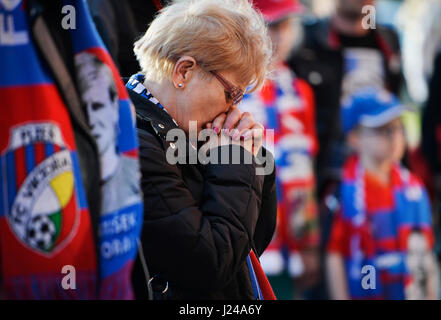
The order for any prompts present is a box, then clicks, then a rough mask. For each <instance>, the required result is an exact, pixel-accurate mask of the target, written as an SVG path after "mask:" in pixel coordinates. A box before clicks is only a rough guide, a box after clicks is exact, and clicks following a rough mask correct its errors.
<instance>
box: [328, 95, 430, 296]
mask: <svg viewBox="0 0 441 320" xmlns="http://www.w3.org/2000/svg"><path fill="white" fill-rule="evenodd" d="M403 111H404V107H403V105H402V104H401V103H400V102H399V101H398V99H397V98H396V97H395V96H393V95H392V94H390V93H388V92H386V91H384V90H379V89H378V88H375V89H373V88H366V89H362V90H360V91H358V92H356V93H355V94H353V95H352V96H351V97H350V98H349V99H348V100H347V101H345V103H344V104H343V106H342V111H341V119H342V126H343V129H344V131H345V133H346V134H347V139H348V144H349V146H350V147H352V148H353V149H354V151H355V154H354V155H353V156H350V157H349V158H348V159H347V161H346V163H345V166H344V169H343V177H342V183H341V185H340V187H339V190H338V195H337V197H336V199H338V206H335V207H336V209H335V213H336V214H335V217H334V221H333V224H332V227H331V232H330V238H329V240H328V244H327V257H326V271H327V280H328V289H329V294H330V297H331V298H332V299H435V298H437V292H436V287H437V286H436V278H437V274H436V272H437V271H436V265H435V259H434V255H433V253H432V247H433V232H432V221H431V209H430V204H429V200H428V196H427V193H426V190H425V189H424V187H423V185H422V184H421V182H420V180H419V179H418V178H417V177H415V176H414V175H413V174H412V173H410V172H409V171H408V170H407V169H405V168H404V167H403V166H401V165H400V163H399V160H400V159H401V158H402V156H403V153H404V150H405V136H404V127H403V124H402V122H401V119H400V116H401V114H402V113H403ZM334 199H335V198H334Z"/></svg>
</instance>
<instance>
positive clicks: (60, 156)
mask: <svg viewBox="0 0 441 320" xmlns="http://www.w3.org/2000/svg"><path fill="white" fill-rule="evenodd" d="M25 4H26V3H23V2H22V1H15V2H11V1H10V2H9V3H8V4H7V5H6V4H5V3H4V2H0V21H1V23H2V28H1V29H0V30H1V31H0V32H1V33H0V70H1V72H0V110H1V118H0V181H1V184H0V264H1V279H2V291H3V294H4V295H5V296H6V297H7V298H12V299H97V298H103V299H114V298H120V299H130V298H133V290H132V288H131V284H130V274H131V269H132V265H133V261H134V258H135V256H136V252H137V241H138V240H137V239H138V237H139V234H140V228H141V221H142V203H141V197H140V190H139V170H138V160H137V159H138V158H137V146H138V142H137V137H136V132H135V129H134V120H133V115H132V112H131V108H130V102H129V99H128V95H127V92H126V91H125V88H124V86H123V83H122V81H121V80H120V77H119V73H118V71H117V70H116V68H115V66H114V64H113V62H112V60H111V58H110V56H109V54H108V52H107V51H106V49H105V48H104V46H103V44H102V42H101V40H100V38H99V36H98V34H97V32H96V30H95V27H94V25H93V23H92V20H91V18H90V15H89V12H88V10H87V5H86V4H85V2H84V1H83V0H70V1H67V0H66V1H63V5H71V6H73V7H74V8H75V18H76V26H75V29H72V30H71V31H70V36H71V40H72V47H73V50H74V54H75V61H76V62H77V61H78V59H77V57H78V56H80V55H82V54H83V56H89V57H90V56H93V59H88V58H84V59H82V60H83V61H86V62H87V60H88V61H93V65H89V69H88V70H89V71H90V70H92V69H93V68H95V69H99V72H98V71H97V70H92V71H93V72H95V73H96V74H99V75H109V74H110V77H109V76H108V78H107V81H104V82H102V81H100V82H98V81H96V82H95V85H97V86H98V87H99V86H100V85H101V86H102V87H101V88H99V90H98V91H99V92H103V91H104V90H109V87H114V88H116V90H114V91H115V92H116V100H113V101H116V108H117V109H116V116H114V115H113V116H112V117H113V118H112V120H114V122H115V128H117V129H115V130H117V133H116V134H115V137H114V139H113V141H110V144H111V145H112V146H115V150H116V155H117V157H114V159H119V161H117V162H115V161H114V163H118V165H117V166H115V168H116V169H115V170H113V172H112V174H113V176H111V175H109V176H110V177H111V178H113V177H115V176H116V175H117V174H118V176H117V178H118V177H120V176H122V175H123V174H126V173H127V172H128V173H129V174H130V177H135V179H134V180H132V181H128V180H127V179H126V180H124V179H119V180H118V181H119V184H115V183H112V184H110V183H108V182H109V181H112V179H111V178H108V179H106V180H105V179H103V181H102V185H103V189H102V190H101V191H104V190H106V192H108V193H109V194H112V195H113V194H115V193H116V192H115V191H116V190H115V189H116V188H117V187H118V188H121V189H122V190H129V189H130V190H129V191H124V192H126V194H128V195H130V197H128V198H130V202H124V201H120V203H118V201H119V200H117V201H116V203H115V201H109V202H110V203H111V206H109V204H108V203H104V199H105V195H103V206H102V207H103V208H107V209H108V210H107V212H105V211H103V212H101V218H100V226H99V243H94V239H93V231H92V225H91V218H90V212H89V208H88V204H87V200H86V196H85V190H84V186H83V180H82V179H83V178H82V175H81V168H80V165H79V160H78V154H77V151H76V142H75V139H74V132H73V128H72V124H71V120H70V117H69V113H68V110H67V108H66V106H65V104H64V102H63V100H62V97H61V95H60V93H59V92H58V89H57V86H56V84H55V82H54V79H53V76H52V74H51V72H50V71H49V70H48V68H47V64H46V62H45V61H43V60H42V58H41V56H40V55H38V54H37V50H36V46H35V43H34V40H33V38H32V34H31V32H30V26H29V24H28V16H27V12H26V7H25ZM59 23H61V22H59ZM4 25H7V26H8V28H7V29H4V28H3V26H4ZM84 53H86V55H85V54H84ZM79 60H81V58H80V59H79ZM79 68H80V66H79V65H76V72H77V80H78V81H79V82H81V81H82V79H81V78H80V77H82V76H84V77H85V78H87V75H86V73H87V72H86V73H84V72H81V71H79ZM91 68H92V69H91ZM101 70H103V71H101ZM71 76H74V75H71ZM88 85H89V86H90V83H89V84H88ZM95 89H96V87H95ZM80 94H81V96H82V102H83V103H84V105H85V106H86V105H87V102H88V101H87V99H88V98H87V96H86V94H85V92H84V91H81V90H80ZM106 94H109V95H111V90H109V91H108V92H106ZM89 102H90V101H89ZM85 112H88V111H86V110H85ZM88 118H89V119H91V114H90V113H88ZM101 120H102V121H111V120H110V119H107V118H103V119H101ZM89 122H90V120H89ZM89 124H90V125H91V126H92V124H91V123H89ZM92 132H93V129H92ZM96 142H97V145H98V149H100V147H101V146H100V143H101V142H100V138H99V137H98V136H97V137H96ZM106 143H109V141H106ZM102 149H105V148H104V147H102ZM100 160H101V161H100V162H101V167H103V165H104V164H105V163H106V161H107V160H106V159H104V156H102V157H101V159H100ZM129 165H134V167H133V168H131V169H130V168H127V167H128V166H129ZM115 172H116V173H115ZM121 172H122V173H123V174H120V173H121ZM106 183H107V184H106ZM102 193H103V192H102ZM107 200H108V199H107ZM110 200H114V199H110ZM109 208H110V209H109ZM96 247H98V249H99V250H98V252H99V256H98V257H97V256H96V250H95V248H96ZM98 265H99V270H98ZM65 266H73V267H74V268H75V277H73V278H71V281H75V289H73V288H72V287H70V288H67V289H66V288H63V285H62V284H63V278H64V277H65V276H66V271H64V270H65V269H63V268H64V267H65ZM69 270H72V269H69ZM62 271H64V273H63V272H62ZM71 276H72V275H71Z"/></svg>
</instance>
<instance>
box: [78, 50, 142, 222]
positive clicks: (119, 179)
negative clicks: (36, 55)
mask: <svg viewBox="0 0 441 320" xmlns="http://www.w3.org/2000/svg"><path fill="white" fill-rule="evenodd" d="M75 66H76V72H77V81H78V85H79V89H80V94H81V99H82V101H83V106H84V110H85V111H86V113H87V116H88V120H89V126H90V130H91V133H92V135H93V137H94V138H95V141H96V143H97V146H98V151H99V155H100V164H101V179H102V183H103V185H102V192H101V194H102V197H103V199H102V213H103V214H109V213H113V212H116V211H117V210H119V209H121V208H123V207H127V206H130V205H132V204H135V203H137V202H139V197H140V187H139V185H138V181H139V172H138V162H137V159H135V158H129V157H126V156H124V155H122V154H120V153H119V151H118V143H117V142H118V134H119V125H118V121H119V99H118V93H117V88H116V84H115V81H114V79H113V76H112V72H111V70H110V68H109V66H108V65H107V64H105V63H104V62H102V61H101V60H99V59H98V58H97V57H96V56H95V55H93V54H91V53H88V52H81V53H79V54H77V55H76V56H75Z"/></svg>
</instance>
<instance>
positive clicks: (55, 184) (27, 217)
mask: <svg viewBox="0 0 441 320" xmlns="http://www.w3.org/2000/svg"><path fill="white" fill-rule="evenodd" d="M37 145H40V147H44V148H45V149H44V150H45V158H44V159H43V160H42V161H40V162H39V163H37V161H36V160H35V159H33V157H34V154H35V150H33V148H35V147H36V146H37ZM19 148H25V152H24V154H25V156H24V157H25V159H24V161H25V163H26V168H27V171H28V172H26V177H25V179H24V181H23V182H22V183H21V185H20V186H16V188H15V190H14V188H13V187H11V185H10V184H13V183H12V181H8V191H9V192H15V197H13V200H12V201H11V203H10V204H9V205H10V206H9V211H8V222H9V226H10V228H11V229H12V231H13V232H14V234H15V236H16V237H17V238H18V239H19V240H20V241H21V242H22V243H23V244H25V245H26V246H28V247H29V248H31V249H32V250H33V251H37V252H39V253H42V254H46V255H52V254H55V253H56V252H57V251H58V250H57V249H61V248H62V247H64V246H65V245H66V244H67V243H68V242H69V240H70V239H72V237H73V235H74V234H75V230H76V225H77V224H78V222H79V212H78V208H77V204H76V193H75V184H74V166H73V163H72V156H71V153H70V151H69V150H68V149H66V147H65V145H64V142H63V139H62V135H61V131H60V129H59V127H58V126H56V125H54V124H52V123H38V124H26V125H24V126H19V127H15V128H13V129H12V132H11V139H10V143H9V146H8V149H7V150H6V152H5V154H4V156H5V157H6V158H7V159H8V158H9V165H15V166H20V165H21V163H20V160H22V159H19V156H17V155H16V153H17V150H18V149H19ZM8 155H9V157H8ZM11 159H13V160H11ZM29 163H34V166H33V167H31V166H30V164H29ZM7 164H8V162H7ZM9 178H11V176H9ZM12 178H14V177H12ZM9 198H10V199H12V197H9Z"/></svg>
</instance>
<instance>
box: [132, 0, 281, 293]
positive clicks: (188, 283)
mask: <svg viewBox="0 0 441 320" xmlns="http://www.w3.org/2000/svg"><path fill="white" fill-rule="evenodd" d="M134 51H135V54H136V56H137V58H138V60H139V63H140V67H141V69H142V72H140V73H138V74H135V75H133V76H132V77H131V78H130V80H129V81H128V82H127V84H126V87H127V88H128V91H129V95H130V98H131V100H132V102H133V103H134V104H135V108H136V113H137V120H138V122H137V124H138V134H139V139H140V160H141V172H142V180H141V184H142V191H143V193H144V203H145V208H146V215H145V219H144V221H143V231H142V235H141V243H142V244H143V247H144V254H145V256H146V261H147V263H148V266H149V271H151V274H152V276H153V279H152V281H151V283H152V289H153V294H154V297H155V299H242V300H247V299H250V300H253V299H261V296H263V297H264V298H265V290H264V288H263V287H260V290H259V287H258V286H257V284H256V281H255V280H256V276H255V275H254V271H253V268H254V267H255V265H254V263H253V266H251V265H250V263H251V262H252V261H251V262H250V260H252V259H253V255H254V253H255V255H257V256H260V255H261V254H262V253H263V251H264V250H265V249H266V247H267V246H268V244H269V242H270V240H271V237H272V236H273V233H274V229H275V225H276V213H277V196H276V188H275V171H274V170H272V172H268V174H266V175H258V174H257V173H256V170H257V169H258V167H259V164H258V163H257V162H256V156H257V153H258V152H259V151H261V144H262V140H261V138H262V135H263V126H262V125H261V124H259V123H257V122H255V120H254V118H253V117H252V115H251V114H250V113H247V112H244V113H242V112H240V110H239V109H238V108H237V105H238V103H239V102H240V101H241V100H242V98H243V93H244V91H245V89H246V88H248V89H249V90H250V91H252V90H253V89H254V90H256V89H258V88H259V87H260V86H261V85H262V84H263V82H264V79H265V77H266V74H267V69H268V64H269V60H270V57H271V43H270V39H269V37H268V35H267V29H266V26H265V24H264V21H263V19H262V18H261V16H260V15H259V14H258V13H257V12H256V11H255V10H254V9H253V8H252V6H251V4H250V3H249V2H248V1H247V0H189V1H178V0H176V1H173V2H171V4H170V5H169V6H167V7H164V9H163V10H162V11H161V13H160V14H159V15H157V17H156V18H155V20H153V22H152V23H151V25H150V27H149V28H148V29H147V31H146V33H145V34H144V36H143V37H142V38H141V39H139V40H138V41H137V42H136V43H135V46H134ZM191 122H196V126H195V131H197V132H194V131H193V133H192V132H191V131H192V130H191V129H190V127H191V125H192V124H191ZM204 128H205V129H209V130H211V133H212V134H214V137H211V138H210V141H209V142H208V143H209V146H210V153H214V154H216V153H217V154H218V155H219V157H220V156H222V159H224V155H225V154H226V153H227V154H228V153H229V154H230V158H229V159H227V160H229V162H228V163H225V161H221V163H219V161H217V162H216V163H215V162H209V163H201V162H200V161H197V160H199V159H194V160H195V161H194V162H193V161H192V160H193V159H192V154H194V151H196V150H201V149H200V148H202V146H205V145H206V144H202V142H201V141H199V143H198V141H192V140H193V139H192V138H191V136H192V134H194V133H196V134H198V133H200V132H201V130H202V129H204ZM221 129H222V130H221ZM173 132H174V133H176V132H182V133H183V135H184V136H185V137H186V138H188V139H185V140H184V141H182V140H181V141H170V138H169V137H168V133H171V134H174V133H173ZM225 137H230V138H232V139H233V142H232V141H231V139H224V138H225ZM241 137H242V139H243V140H241ZM253 137H254V138H255V139H252V138H253ZM212 140H214V142H220V144H221V145H220V146H219V144H218V146H216V144H215V145H211V143H212ZM250 140H251V142H253V141H254V144H253V143H251V144H250V143H248V142H246V141H250ZM198 148H199V149H198ZM170 150H171V151H173V150H177V151H178V152H180V151H184V152H185V154H186V155H185V157H184V158H183V159H181V161H179V162H177V163H176V162H174V163H171V162H170V161H169V159H170V158H169V153H170V152H169V151H170ZM187 150H188V151H187ZM173 152H174V151H173ZM187 152H188V153H187ZM262 152H264V151H262ZM233 155H234V157H236V155H240V156H241V157H240V159H235V160H240V161H238V163H232V162H231V161H232V160H231V157H232V156H233ZM267 156H268V157H270V159H267V163H270V164H271V165H274V159H273V158H272V157H271V156H270V153H269V152H267ZM247 158H249V159H251V160H252V161H249V162H248V163H247V162H245V160H244V159H247ZM216 160H217V159H216ZM137 270H142V267H141V265H140V264H139V263H136V264H135V275H134V278H133V281H134V283H135V290H136V288H137V284H140V283H142V280H143V277H142V272H139V273H137ZM137 274H140V276H137ZM262 274H263V272H262ZM265 279H266V278H265ZM259 284H260V283H259ZM271 292H272V291H271ZM136 293H137V298H142V297H143V293H142V291H136ZM272 296H273V294H272ZM265 299H266V298H265Z"/></svg>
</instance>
